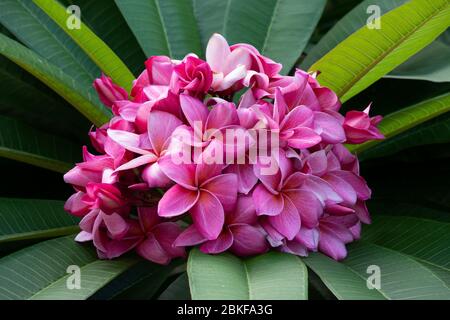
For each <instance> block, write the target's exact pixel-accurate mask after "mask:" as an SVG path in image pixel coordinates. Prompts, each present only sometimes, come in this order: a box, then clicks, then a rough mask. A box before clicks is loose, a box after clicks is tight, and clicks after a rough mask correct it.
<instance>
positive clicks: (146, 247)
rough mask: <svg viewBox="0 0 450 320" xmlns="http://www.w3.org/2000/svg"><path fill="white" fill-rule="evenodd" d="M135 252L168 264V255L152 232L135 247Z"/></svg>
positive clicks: (151, 259) (153, 260) (154, 260)
mask: <svg viewBox="0 0 450 320" xmlns="http://www.w3.org/2000/svg"><path fill="white" fill-rule="evenodd" d="M136 252H137V253H138V254H139V255H140V256H141V257H143V258H145V259H147V260H150V261H152V262H155V263H159V264H163V265H165V264H168V263H169V262H170V260H171V257H170V255H169V254H168V253H167V252H166V251H165V250H164V249H163V248H162V247H161V245H160V244H159V242H158V240H156V238H155V236H154V235H153V234H149V235H148V236H147V239H145V240H144V241H143V242H141V243H140V244H139V245H138V246H137V247H136Z"/></svg>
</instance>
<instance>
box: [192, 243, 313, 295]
mask: <svg viewBox="0 0 450 320" xmlns="http://www.w3.org/2000/svg"><path fill="white" fill-rule="evenodd" d="M187 272H188V276H189V285H190V289H191V296H192V299H194V300H202V299H205V300H206V299H217V300H229V299H235V300H241V299H243V300H265V299H290V300H304V299H307V295H308V283H307V278H308V275H307V272H306V267H305V265H304V264H303V263H302V262H301V260H300V259H299V258H298V257H296V256H294V255H290V254H285V253H279V252H269V253H266V254H263V255H259V256H256V257H254V258H249V259H245V260H241V259H239V258H238V257H236V256H234V255H232V254H229V253H224V254H220V255H208V254H203V253H201V252H200V251H199V250H198V249H193V250H192V251H191V252H190V254H189V260H188V267H187Z"/></svg>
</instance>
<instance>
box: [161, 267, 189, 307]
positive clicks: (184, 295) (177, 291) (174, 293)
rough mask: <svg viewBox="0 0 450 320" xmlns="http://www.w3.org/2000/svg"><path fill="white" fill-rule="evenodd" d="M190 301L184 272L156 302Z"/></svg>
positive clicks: (187, 281)
mask: <svg viewBox="0 0 450 320" xmlns="http://www.w3.org/2000/svg"><path fill="white" fill-rule="evenodd" d="M190 299H191V294H190V292H189V279H188V276H187V273H186V272H185V273H183V274H181V275H180V276H179V277H178V278H176V279H175V280H174V281H173V282H172V283H171V284H170V285H169V286H168V287H167V289H166V290H164V292H163V293H162V294H161V295H160V296H159V298H158V300H190Z"/></svg>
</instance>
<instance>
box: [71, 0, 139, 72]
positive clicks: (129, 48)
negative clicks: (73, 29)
mask: <svg viewBox="0 0 450 320" xmlns="http://www.w3.org/2000/svg"><path fill="white" fill-rule="evenodd" d="M62 3H63V5H66V6H69V5H77V6H79V7H80V9H81V11H82V16H81V17H82V20H83V22H84V23H85V24H86V25H87V26H88V27H89V28H90V29H91V30H92V31H93V32H94V33H95V34H98V35H100V36H101V38H102V40H103V41H105V43H106V44H107V45H108V46H109V47H110V48H111V50H112V51H114V52H115V53H116V54H117V55H118V56H119V58H120V59H121V60H122V61H123V62H124V63H125V64H126V65H127V66H128V68H130V70H131V71H132V72H133V74H134V75H135V76H137V75H139V74H140V73H141V72H142V70H143V69H144V61H145V54H144V52H143V51H142V49H141V47H140V46H139V43H138V42H137V40H136V38H135V37H134V35H133V33H132V32H131V30H130V28H129V27H128V25H127V22H126V21H125V19H124V17H123V16H122V14H121V13H120V10H119V8H118V7H117V5H116V4H115V2H114V1H111V0H106V1H105V0H101V1H92V0H62Z"/></svg>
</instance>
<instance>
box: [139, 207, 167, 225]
mask: <svg viewBox="0 0 450 320" xmlns="http://www.w3.org/2000/svg"><path fill="white" fill-rule="evenodd" d="M137 210H138V217H139V223H140V225H141V228H142V229H143V230H145V231H150V230H151V229H152V228H153V226H154V225H156V224H157V223H158V222H160V221H161V218H160V217H159V216H158V209H157V208H156V207H138V208H137Z"/></svg>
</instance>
